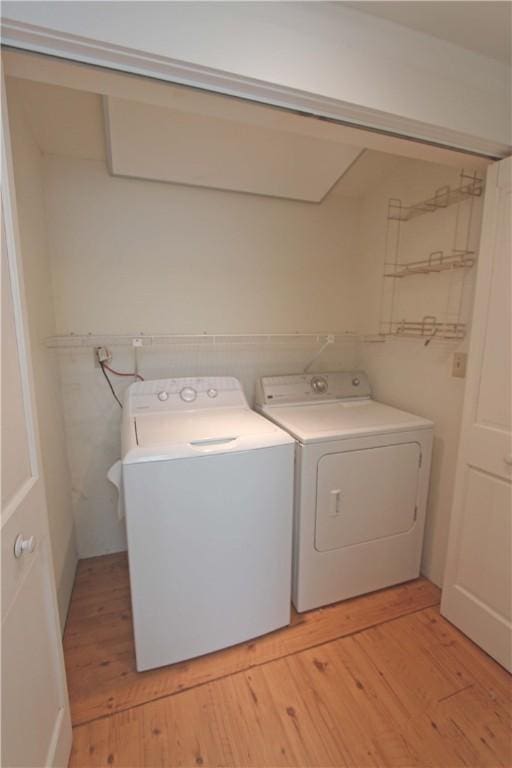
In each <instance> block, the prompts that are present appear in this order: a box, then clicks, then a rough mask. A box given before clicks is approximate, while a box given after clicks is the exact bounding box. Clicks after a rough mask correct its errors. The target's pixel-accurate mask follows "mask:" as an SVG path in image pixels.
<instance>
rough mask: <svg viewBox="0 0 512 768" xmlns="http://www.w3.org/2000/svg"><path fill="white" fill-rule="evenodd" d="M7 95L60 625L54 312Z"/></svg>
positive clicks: (34, 164)
mask: <svg viewBox="0 0 512 768" xmlns="http://www.w3.org/2000/svg"><path fill="white" fill-rule="evenodd" d="M8 96H9V102H8V103H9V116H10V124H11V138H12V147H13V155H14V168H15V184H16V199H17V204H18V214H19V223H20V232H21V256H22V261H23V269H24V277H25V289H26V296H27V307H28V318H29V326H30V327H29V331H30V340H31V346H32V362H33V368H34V383H35V396H36V405H37V417H38V423H39V434H40V439H41V450H42V460H43V473H44V484H45V490H46V505H47V508H48V516H49V525H50V538H51V546H52V554H53V566H54V573H55V580H56V586H57V598H58V604H59V612H60V619H61V624H62V626H63V625H64V621H65V617H66V613H67V607H68V603H69V598H70V596H71V588H72V586H73V580H74V575H75V568H76V562H77V555H76V548H75V536H74V524H73V515H72V508H71V483H70V472H69V466H68V459H67V453H66V445H65V436H64V419H63V413H62V407H61V390H60V379H59V375H58V362H57V355H56V354H55V352H53V351H51V350H49V349H47V348H46V346H45V344H44V339H45V338H46V337H47V336H51V335H53V334H54V333H55V318H54V314H53V302H52V290H51V276H50V262H49V252H48V248H47V239H46V238H47V231H46V211H45V206H44V188H43V157H42V155H41V152H40V151H39V149H38V147H37V145H36V143H35V141H34V139H33V136H32V135H31V132H30V129H29V126H28V123H27V121H26V119H25V115H24V112H23V107H22V104H21V102H20V100H19V98H17V94H16V90H15V89H12V90H11V89H10V88H9V89H8Z"/></svg>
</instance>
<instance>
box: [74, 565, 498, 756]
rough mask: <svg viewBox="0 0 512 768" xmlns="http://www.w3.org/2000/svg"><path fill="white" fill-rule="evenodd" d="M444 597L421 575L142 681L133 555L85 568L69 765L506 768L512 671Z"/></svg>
mask: <svg viewBox="0 0 512 768" xmlns="http://www.w3.org/2000/svg"><path fill="white" fill-rule="evenodd" d="M438 604H439V590H438V589H437V588H436V587H435V586H434V585H432V584H431V583H430V582H428V581H427V580H425V579H418V580H416V581H413V582H409V583H408V584H405V585H400V586H398V587H393V588H391V589H387V590H382V591H380V592H376V593H373V594H371V595H366V596H364V597H359V598H355V599H353V600H348V601H345V602H343V603H338V604H336V605H333V606H329V607H327V608H323V609H319V610H316V611H311V612H309V613H307V614H301V615H297V614H295V615H294V616H293V621H292V625H291V626H290V627H287V628H285V629H282V630H278V631H277V632H273V633H271V634H269V635H265V636H264V637H261V638H258V639H256V640H254V641H251V642H249V643H243V644H241V645H239V646H235V647H234V648H229V649H226V650H223V651H219V652H217V653H213V654H209V655H208V656H204V657H202V658H200V659H195V660H192V661H189V662H184V663H181V664H175V665H173V666H170V667H165V668H162V669H158V670H152V671H149V672H144V673H137V672H136V671H135V663H134V653H133V637H132V627H131V613H130V602H129V584H128V572H127V562H126V557H125V555H109V556H106V557H102V558H93V559H91V560H84V561H81V563H80V565H79V571H78V574H77V579H76V583H75V589H74V592H73V598H72V604H71V608H70V613H69V618H68V623H67V626H66V632H65V639H64V645H65V656H66V664H67V671H68V685H69V691H70V698H71V708H72V717H73V723H74V744H73V752H72V756H71V762H70V766H72V767H75V766H77V767H78V766H80V767H82V768H84V767H87V768H93V767H95V766H110V765H114V766H124V767H125V768H139V766H140V767H142V766H147V767H151V768H152V767H153V766H166V767H169V768H170V767H171V766H198V765H199V766H260V767H263V766H306V767H307V768H312V767H313V766H323V767H324V768H325V767H327V766H354V767H355V766H357V767H358V768H363V767H366V766H390V767H394V766H397V767H399V766H404V767H405V766H411V767H412V766H432V768H438V767H439V768H440V767H442V766H446V768H455V766H470V767H471V768H477V767H478V766H489V767H491V766H493V767H494V766H511V765H512V746H511V700H512V690H511V681H510V676H509V675H508V674H507V673H506V672H505V670H503V669H502V668H501V667H500V666H499V665H498V664H496V663H495V662H494V661H492V660H491V659H490V658H489V657H488V656H486V654H484V653H483V652H482V651H481V650H480V649H478V648H477V647H476V646H475V645H474V644H473V643H471V641H469V640H468V639H467V638H465V637H464V636H463V635H462V634H461V633H460V632H458V631H457V630H456V629H455V628H454V627H452V626H451V625H450V624H449V623H448V622H446V621H445V620H444V619H443V618H442V617H441V616H440V614H439V609H438Z"/></svg>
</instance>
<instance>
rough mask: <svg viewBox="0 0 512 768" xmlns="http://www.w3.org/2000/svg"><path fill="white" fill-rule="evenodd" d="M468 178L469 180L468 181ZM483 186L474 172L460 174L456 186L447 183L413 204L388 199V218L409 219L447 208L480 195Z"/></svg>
mask: <svg viewBox="0 0 512 768" xmlns="http://www.w3.org/2000/svg"><path fill="white" fill-rule="evenodd" d="M468 180H469V181H468ZM483 188H484V182H483V179H481V178H479V177H478V176H477V175H476V174H474V175H472V176H470V175H468V174H465V173H462V174H461V184H460V186H458V187H455V188H454V187H450V186H449V185H448V184H447V185H446V186H444V187H439V189H436V191H435V194H434V196H433V197H430V198H428V199H427V200H422V201H421V202H419V203H414V204H413V205H403V204H402V201H401V200H397V199H394V198H393V199H391V200H390V201H389V210H388V219H390V220H393V221H410V220H411V219H414V218H416V217H417V216H423V214H425V213H434V212H435V211H438V210H439V209H440V208H448V206H450V205H454V204H456V203H461V202H463V201H464V200H468V199H469V198H471V197H480V196H481V194H482V191H483Z"/></svg>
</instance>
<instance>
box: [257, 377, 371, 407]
mask: <svg viewBox="0 0 512 768" xmlns="http://www.w3.org/2000/svg"><path fill="white" fill-rule="evenodd" d="M370 396H371V390H370V382H369V381H368V376H367V375H366V373H365V372H364V371H329V372H328V373H292V374H289V375H287V376H264V377H263V378H261V379H260V380H259V381H258V384H257V387H256V404H257V405H258V406H262V405H287V404H289V405H291V404H294V405H296V404H298V403H314V402H321V403H324V402H327V401H329V400H331V401H332V400H348V399H354V398H358V399H359V398H368V397H370Z"/></svg>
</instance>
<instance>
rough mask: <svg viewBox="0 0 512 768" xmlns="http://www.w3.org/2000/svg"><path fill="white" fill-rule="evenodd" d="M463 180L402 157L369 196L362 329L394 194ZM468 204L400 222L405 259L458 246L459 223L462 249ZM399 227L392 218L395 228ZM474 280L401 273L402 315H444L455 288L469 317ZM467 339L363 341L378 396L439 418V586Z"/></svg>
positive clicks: (431, 566)
mask: <svg viewBox="0 0 512 768" xmlns="http://www.w3.org/2000/svg"><path fill="white" fill-rule="evenodd" d="M457 180H458V179H457V172H456V171H454V170H453V169H448V168H445V167H443V166H437V165H434V164H427V163H421V162H418V161H415V162H411V161H402V162H401V163H400V164H399V165H398V166H395V169H394V170H393V171H392V172H391V174H390V175H389V176H388V178H386V179H384V180H382V181H381V182H380V183H379V184H378V186H377V187H376V188H374V189H373V190H371V191H370V193H369V194H367V195H366V196H365V198H364V199H363V201H362V208H361V219H360V230H361V243H360V248H361V250H360V256H359V259H358V270H359V277H358V286H359V287H358V295H359V296H360V298H361V303H360V317H359V321H358V326H359V328H360V329H361V331H362V332H363V333H375V332H376V331H377V330H378V321H379V310H380V306H381V295H382V277H381V275H382V272H383V262H384V260H385V250H386V233H388V236H389V242H390V243H391V241H394V234H395V233H394V232H393V231H390V230H388V222H387V204H388V198H390V197H394V198H401V199H402V201H403V202H404V203H405V204H407V203H414V202H419V201H420V200H422V199H424V198H427V197H430V196H431V195H432V194H433V192H434V190H435V189H437V188H438V187H441V186H443V185H445V184H447V183H451V184H453V185H456V184H457ZM470 207H471V203H470V202H464V203H462V204H461V206H460V209H459V213H458V219H457V206H453V207H449V208H447V209H445V210H440V211H437V212H436V213H434V214H428V215H425V216H422V217H419V218H417V219H413V220H411V221H410V222H407V223H405V224H402V225H401V237H400V246H401V247H400V257H401V259H402V260H403V261H412V260H414V259H421V258H425V257H427V256H428V254H429V253H430V252H431V251H434V250H439V249H444V250H449V249H450V248H452V247H453V246H454V239H453V237H454V232H455V227H456V225H457V227H458V231H457V243H456V247H459V248H461V247H464V245H465V237H464V234H465V231H466V225H467V224H468V223H469V211H470ZM480 208H481V201H480V200H478V201H475V202H474V207H473V216H472V222H471V226H470V227H469V231H470V239H469V243H470V247H475V248H478V239H479V228H480V216H481V212H480ZM395 226H396V225H395V224H391V228H393V227H395ZM391 250H392V249H391ZM391 255H392V254H389V256H388V258H389V257H390V256H391ZM473 280H474V269H473V270H472V271H470V272H467V271H465V270H460V271H459V272H457V273H454V272H444V273H440V274H439V273H438V274H432V275H418V276H414V277H409V278H405V279H404V278H402V279H401V280H399V281H397V284H396V286H395V288H396V290H397V291H398V292H399V293H398V295H397V298H396V301H397V302H398V308H397V313H396V316H397V317H398V318H399V319H401V318H402V316H403V317H405V319H410V320H415V319H417V318H420V319H421V317H423V316H424V315H425V314H437V316H438V317H439V319H441V316H440V313H441V312H442V311H443V309H444V308H445V307H446V303H447V296H448V291H451V294H452V295H451V298H452V302H451V304H452V305H453V304H455V303H456V301H454V300H456V299H458V297H459V295H462V298H463V312H462V314H463V317H462V319H463V320H468V319H469V316H470V311H469V310H470V305H471V296H472V283H473ZM387 282H388V284H390V283H391V281H390V280H388V281H387ZM462 283H463V284H462ZM459 288H461V289H462V291H461V292H460V291H459ZM452 319H455V318H452ZM467 345H468V339H467V338H466V339H465V340H464V341H463V342H461V343H459V344H455V343H446V342H441V341H436V340H435V339H434V340H433V341H432V342H431V343H430V344H429V345H428V346H426V347H425V346H424V344H423V342H422V341H419V340H416V339H400V340H397V339H393V340H391V341H387V342H386V343H363V344H362V345H361V347H360V364H361V367H362V368H364V369H365V370H366V371H367V372H368V375H369V377H370V381H371V382H372V385H373V394H374V396H375V397H376V398H377V399H380V400H383V401H384V402H387V403H389V404H391V405H395V406H397V407H399V408H403V409H404V410H409V411H412V412H413V413H417V414H419V415H421V416H424V417H426V418H429V419H431V420H432V421H433V422H434V424H435V433H434V435H435V437H434V450H433V462H432V476H431V486H430V496H429V501H428V510H427V522H426V532H425V545H424V552H423V564H422V570H423V573H425V575H426V576H428V577H429V578H430V579H431V580H432V581H434V582H435V583H436V584H439V585H441V583H442V579H443V570H444V562H445V555H446V545H447V538H448V527H449V518H450V510H451V501H452V495H453V481H454V474H455V462H456V454H457V445H458V439H459V430H460V420H461V412H462V403H463V395H464V384H465V382H464V380H463V379H458V378H454V377H453V376H452V375H451V369H452V360H453V354H454V352H455V351H463V350H466V349H467Z"/></svg>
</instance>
